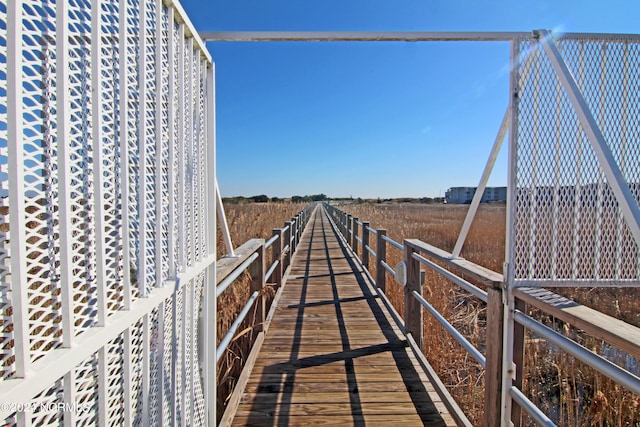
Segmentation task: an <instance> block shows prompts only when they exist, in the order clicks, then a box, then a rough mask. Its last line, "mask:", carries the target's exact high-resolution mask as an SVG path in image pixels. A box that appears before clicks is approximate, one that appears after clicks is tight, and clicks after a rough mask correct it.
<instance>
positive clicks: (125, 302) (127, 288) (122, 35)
mask: <svg viewBox="0 0 640 427" xmlns="http://www.w3.org/2000/svg"><path fill="white" fill-rule="evenodd" d="M118 8H119V12H120V16H119V18H118V22H119V23H120V28H119V33H118V38H119V39H120V45H119V47H118V51H119V52H120V70H119V73H118V74H119V77H120V85H119V87H118V90H119V91H120V105H119V107H118V110H119V111H120V118H119V122H120V191H121V193H120V206H121V208H120V209H121V215H120V221H121V238H122V265H123V272H122V275H123V280H122V298H123V299H122V308H123V309H124V310H130V309H131V285H132V283H131V256H130V253H129V250H130V249H129V248H130V242H129V212H128V208H127V206H129V126H128V122H129V121H128V116H129V107H128V105H129V83H128V80H129V77H128V76H129V72H128V70H127V61H128V58H127V45H128V43H127V38H128V37H129V36H128V33H127V27H128V26H129V24H128V23H127V22H128V16H127V0H120V2H119V4H118Z"/></svg>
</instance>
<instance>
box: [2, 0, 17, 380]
mask: <svg viewBox="0 0 640 427" xmlns="http://www.w3.org/2000/svg"><path fill="white" fill-rule="evenodd" d="M6 28H7V7H6V5H5V4H3V3H0V98H3V99H6V98H7V37H6ZM7 137H8V135H7V111H6V108H2V109H0V141H3V143H0V322H1V323H0V380H3V379H5V378H9V377H10V376H11V375H13V373H14V372H15V369H14V366H13V360H14V354H13V346H12V345H11V341H12V340H13V319H12V315H11V312H12V309H11V308H12V301H11V283H10V278H11V275H10V273H11V268H10V263H11V259H10V250H9V197H8V195H9V179H8V173H9V170H8V163H9V161H8V157H7V143H6V141H7Z"/></svg>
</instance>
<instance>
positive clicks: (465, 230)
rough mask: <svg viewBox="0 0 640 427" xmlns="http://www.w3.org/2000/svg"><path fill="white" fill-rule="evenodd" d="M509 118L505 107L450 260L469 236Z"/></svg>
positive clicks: (509, 112)
mask: <svg viewBox="0 0 640 427" xmlns="http://www.w3.org/2000/svg"><path fill="white" fill-rule="evenodd" d="M510 117H511V108H510V107H507V111H505V113H504V117H503V118H502V124H501V125H500V130H499V131H498V135H497V136H496V140H495V141H494V142H493V148H492V149H491V154H489V160H487V164H486V165H485V167H484V172H482V177H481V178H480V183H479V184H478V188H477V189H476V193H475V194H474V195H473V200H472V201H471V205H470V206H469V210H468V211H467V216H466V218H465V219H464V224H462V229H461V230H460V234H459V235H458V240H457V241H456V246H455V247H454V248H453V252H452V253H451V257H452V258H458V257H459V256H460V251H462V246H463V245H464V242H465V240H466V239H467V234H469V229H470V228H471V223H472V222H473V218H474V217H475V216H476V212H477V211H478V206H479V205H480V201H481V200H482V194H483V193H484V189H485V188H486V187H487V181H489V177H490V176H491V171H493V166H494V165H495V163H496V159H497V158H498V154H500V149H501V148H502V143H503V142H504V138H505V136H507V131H508V130H509V118H510Z"/></svg>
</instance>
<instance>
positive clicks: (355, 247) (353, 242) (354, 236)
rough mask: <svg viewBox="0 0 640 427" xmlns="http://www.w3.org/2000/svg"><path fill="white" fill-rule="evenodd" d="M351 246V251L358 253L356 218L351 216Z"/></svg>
mask: <svg viewBox="0 0 640 427" xmlns="http://www.w3.org/2000/svg"><path fill="white" fill-rule="evenodd" d="M351 238H352V240H351V247H352V248H353V252H354V253H355V254H356V255H358V218H356V217H353V234H352V235H351Z"/></svg>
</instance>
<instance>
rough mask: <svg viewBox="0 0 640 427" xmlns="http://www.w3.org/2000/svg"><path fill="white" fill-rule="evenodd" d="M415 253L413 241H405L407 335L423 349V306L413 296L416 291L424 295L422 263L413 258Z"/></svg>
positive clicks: (405, 314)
mask: <svg viewBox="0 0 640 427" xmlns="http://www.w3.org/2000/svg"><path fill="white" fill-rule="evenodd" d="M415 252H416V250H415V248H414V247H413V245H412V243H411V240H405V241H404V261H405V263H406V264H407V286H405V288H404V326H405V334H411V335H412V336H413V339H414V340H415V342H416V344H418V347H419V348H420V349H422V343H423V335H422V305H421V304H420V302H419V301H418V300H417V299H416V298H415V297H414V296H413V294H412V292H413V291H416V292H417V293H418V294H420V295H422V281H421V280H420V263H419V262H418V260H416V259H414V258H413V256H412V255H413V254H414V253H415Z"/></svg>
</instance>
